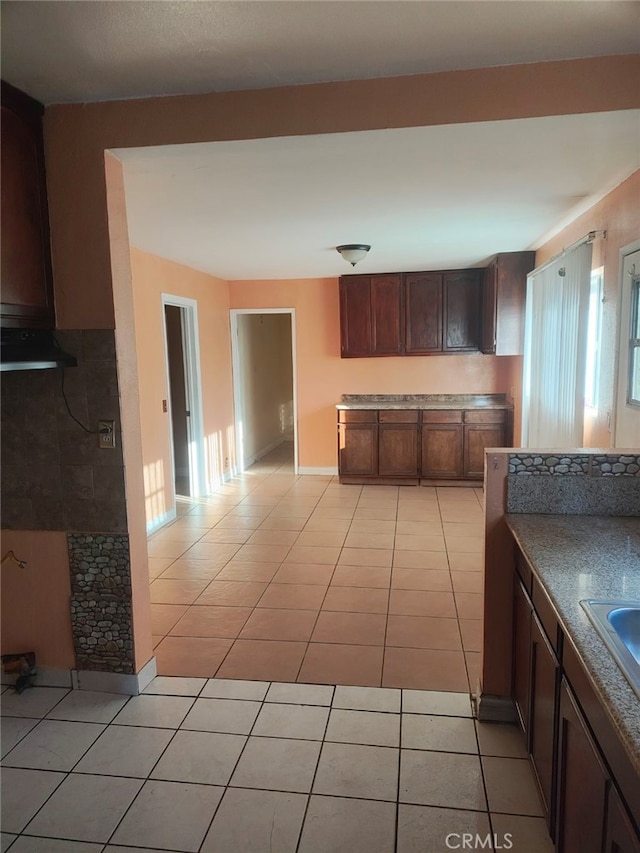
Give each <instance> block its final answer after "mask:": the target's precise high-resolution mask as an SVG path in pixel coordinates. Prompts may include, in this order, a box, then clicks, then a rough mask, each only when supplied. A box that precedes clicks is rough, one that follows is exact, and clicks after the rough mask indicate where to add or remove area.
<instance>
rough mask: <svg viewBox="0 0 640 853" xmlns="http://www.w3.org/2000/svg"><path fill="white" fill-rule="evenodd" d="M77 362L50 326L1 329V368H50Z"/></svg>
mask: <svg viewBox="0 0 640 853" xmlns="http://www.w3.org/2000/svg"><path fill="white" fill-rule="evenodd" d="M77 363H78V362H77V361H76V359H75V358H74V356H72V355H69V353H68V352H65V351H64V350H63V349H61V348H60V346H59V344H58V342H57V341H56V339H55V337H54V334H53V332H52V331H51V330H50V329H1V330H0V370H46V369H47V368H53V367H75V366H76V365H77Z"/></svg>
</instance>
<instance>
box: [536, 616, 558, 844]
mask: <svg viewBox="0 0 640 853" xmlns="http://www.w3.org/2000/svg"><path fill="white" fill-rule="evenodd" d="M558 677H559V665H558V659H557V658H556V655H555V652H554V650H553V649H552V647H551V645H550V643H549V641H548V640H547V638H546V636H545V634H544V631H543V630H542V627H541V626H540V623H539V622H538V619H537V617H536V615H535V613H534V614H533V616H532V619H531V681H530V690H531V699H530V704H529V715H530V716H529V752H530V754H531V761H532V763H533V769H534V772H535V775H536V778H537V781H538V787H539V789H540V793H541V795H542V799H543V800H544V805H545V809H546V812H547V824H548V826H549V831H550V832H551V834H552V835H553V827H554V818H555V809H554V802H553V794H554V764H553V761H554V757H555V756H554V745H555V737H554V735H555V731H554V726H555V709H556V696H557V690H558Z"/></svg>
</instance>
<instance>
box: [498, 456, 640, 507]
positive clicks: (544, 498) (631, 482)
mask: <svg viewBox="0 0 640 853" xmlns="http://www.w3.org/2000/svg"><path fill="white" fill-rule="evenodd" d="M507 509H508V512H513V513H543V514H544V513H553V514H564V515H623V516H624V515H629V516H638V515H640V456H636V455H633V454H615V453H612V454H603V453H602V452H599V453H588V452H587V453H585V452H582V453H567V454H562V453H555V454H551V453H540V454H536V453H511V454H509V476H508V496H507Z"/></svg>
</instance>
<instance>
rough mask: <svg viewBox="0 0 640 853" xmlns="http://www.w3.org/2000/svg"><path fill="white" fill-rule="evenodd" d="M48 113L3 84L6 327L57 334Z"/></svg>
mask: <svg viewBox="0 0 640 853" xmlns="http://www.w3.org/2000/svg"><path fill="white" fill-rule="evenodd" d="M42 112H43V108H42V106H41V105H40V104H38V103H37V101H34V100H33V99H32V98H29V97H28V96H27V95H25V94H23V93H22V92H19V91H18V90H17V89H14V88H13V87H12V86H9V85H8V84H6V83H5V82H4V81H3V83H2V121H1V124H0V127H1V132H2V144H1V146H0V148H1V151H2V185H1V190H2V192H1V195H2V207H1V211H0V221H1V223H2V239H1V241H0V243H1V255H2V262H1V274H0V275H1V285H2V307H1V313H2V325H3V326H13V327H20V326H24V327H28V328H42V327H44V328H53V327H54V325H55V322H54V310H53V289H52V278H51V254H50V248H49V218H48V211H47V197H46V182H45V173H44V152H43V146H42V125H41V121H42V118H41V117H42Z"/></svg>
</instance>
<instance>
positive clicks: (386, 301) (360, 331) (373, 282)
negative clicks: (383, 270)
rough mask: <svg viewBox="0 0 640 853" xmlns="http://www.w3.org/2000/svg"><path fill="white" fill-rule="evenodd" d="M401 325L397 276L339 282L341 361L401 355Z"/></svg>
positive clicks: (402, 336) (341, 280)
mask: <svg viewBox="0 0 640 853" xmlns="http://www.w3.org/2000/svg"><path fill="white" fill-rule="evenodd" d="M403 338H404V326H403V315H402V292H401V277H400V275H399V274H398V275H353V276H343V277H342V278H341V279H340V341H341V353H340V354H341V356H342V357H343V358H361V357H366V356H384V355H400V354H401V353H402V347H403Z"/></svg>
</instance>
